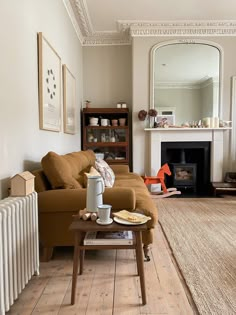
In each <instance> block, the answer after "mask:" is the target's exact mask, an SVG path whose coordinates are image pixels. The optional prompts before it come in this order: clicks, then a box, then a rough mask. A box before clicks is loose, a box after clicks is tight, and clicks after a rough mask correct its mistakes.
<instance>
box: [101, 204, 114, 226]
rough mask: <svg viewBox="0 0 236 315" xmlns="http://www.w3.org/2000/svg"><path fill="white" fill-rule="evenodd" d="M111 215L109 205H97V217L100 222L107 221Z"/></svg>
mask: <svg viewBox="0 0 236 315" xmlns="http://www.w3.org/2000/svg"><path fill="white" fill-rule="evenodd" d="M110 215H111V205H98V217H99V219H100V221H101V222H104V223H105V222H108V221H109V219H110Z"/></svg>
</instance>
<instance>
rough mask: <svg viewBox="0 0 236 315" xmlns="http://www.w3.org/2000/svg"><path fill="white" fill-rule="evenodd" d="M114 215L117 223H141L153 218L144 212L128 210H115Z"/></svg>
mask: <svg viewBox="0 0 236 315" xmlns="http://www.w3.org/2000/svg"><path fill="white" fill-rule="evenodd" d="M113 216H114V221H115V222H116V223H120V224H125V225H139V224H144V223H146V222H147V221H149V220H151V217H148V216H146V215H144V214H142V213H137V212H129V211H127V210H121V211H118V212H114V213H113Z"/></svg>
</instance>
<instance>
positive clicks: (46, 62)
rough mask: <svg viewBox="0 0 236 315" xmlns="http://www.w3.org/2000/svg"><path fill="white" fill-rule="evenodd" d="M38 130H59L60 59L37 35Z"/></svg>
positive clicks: (40, 36) (39, 34) (44, 39)
mask: <svg viewBox="0 0 236 315" xmlns="http://www.w3.org/2000/svg"><path fill="white" fill-rule="evenodd" d="M38 61H39V64H38V67H39V128H40V129H42V130H49V131H56V132H59V131H60V130H61V58H60V56H59V55H58V54H57V52H56V51H55V49H54V48H53V47H52V46H51V44H50V43H49V42H48V40H47V39H46V38H45V37H44V36H43V34H42V33H41V32H40V33H38Z"/></svg>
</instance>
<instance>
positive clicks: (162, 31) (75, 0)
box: [63, 0, 236, 46]
mask: <svg viewBox="0 0 236 315" xmlns="http://www.w3.org/2000/svg"><path fill="white" fill-rule="evenodd" d="M63 2H64V4H65V7H66V9H67V12H68V14H69V16H70V18H71V21H72V24H73V26H74V28H75V30H76V33H77V35H78V38H79V40H80V42H81V44H82V45H84V46H96V45H130V44H131V42H132V37H153V36H178V37H181V36H190V37H191V36H236V20H224V21H214V20H211V21H202V20H200V21H197V20H196V21H161V22H160V21H159V22H158V21H134V20H119V21H117V31H114V32H109V31H104V32H96V31H94V28H93V25H92V22H91V19H90V16H89V13H88V8H87V4H86V0H63Z"/></svg>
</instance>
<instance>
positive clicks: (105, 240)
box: [84, 231, 134, 245]
mask: <svg viewBox="0 0 236 315" xmlns="http://www.w3.org/2000/svg"><path fill="white" fill-rule="evenodd" d="M133 242H134V241H133V233H132V231H117V232H116V231H115V232H104V231H99V232H87V233H86V235H85V238H84V245H133Z"/></svg>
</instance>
